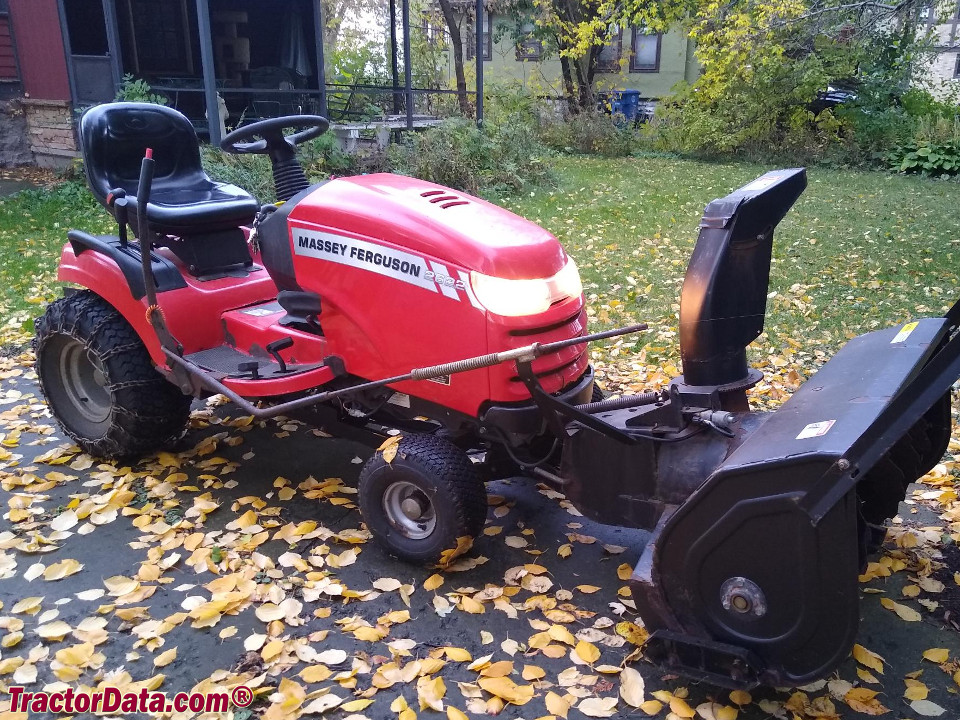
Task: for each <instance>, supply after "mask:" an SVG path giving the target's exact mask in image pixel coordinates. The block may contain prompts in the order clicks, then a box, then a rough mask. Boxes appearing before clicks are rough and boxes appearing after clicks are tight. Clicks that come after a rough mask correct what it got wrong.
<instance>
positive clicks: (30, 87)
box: [9, 0, 70, 102]
mask: <svg viewBox="0 0 960 720" xmlns="http://www.w3.org/2000/svg"><path fill="white" fill-rule="evenodd" d="M9 4H10V22H11V25H12V28H13V33H14V35H15V36H16V38H17V54H18V56H19V58H20V74H21V81H22V82H23V91H24V94H25V95H26V96H27V97H30V98H35V99H38V100H56V101H61V102H69V101H70V82H69V80H68V78H67V59H66V56H65V54H64V49H63V36H62V34H61V31H60V15H59V13H58V11H57V0H9Z"/></svg>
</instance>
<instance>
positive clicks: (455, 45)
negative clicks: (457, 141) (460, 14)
mask: <svg viewBox="0 0 960 720" xmlns="http://www.w3.org/2000/svg"><path fill="white" fill-rule="evenodd" d="M439 2H440V11H441V12H442V13H443V19H444V21H445V22H446V23H447V30H448V31H449V33H450V46H451V50H452V52H453V71H454V73H456V76H457V100H459V101H460V112H462V113H463V114H464V115H470V112H471V111H470V100H469V98H468V97H467V77H466V75H464V72H463V40H462V38H461V37H460V26H459V25H458V24H457V17H456V15H455V14H454V12H453V7H452V6H451V5H450V0H439ZM480 22H481V20H480V18H477V33H480V32H481V25H480Z"/></svg>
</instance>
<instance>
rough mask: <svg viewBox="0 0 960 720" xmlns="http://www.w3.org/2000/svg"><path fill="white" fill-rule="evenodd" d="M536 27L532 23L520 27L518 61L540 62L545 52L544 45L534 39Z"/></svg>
mask: <svg viewBox="0 0 960 720" xmlns="http://www.w3.org/2000/svg"><path fill="white" fill-rule="evenodd" d="M533 31H534V25H533V23H531V22H527V23H524V24H523V25H521V26H520V38H519V39H518V40H517V60H521V61H524V60H539V59H540V53H542V52H543V43H541V42H540V41H539V40H537V39H535V38H534V37H533Z"/></svg>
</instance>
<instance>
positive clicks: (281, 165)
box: [273, 158, 310, 202]
mask: <svg viewBox="0 0 960 720" xmlns="http://www.w3.org/2000/svg"><path fill="white" fill-rule="evenodd" d="M273 186H274V189H275V190H276V192H277V200H280V201H282V202H286V201H287V200H289V199H290V198H292V197H293V196H294V195H296V194H297V193H299V192H301V191H303V190H306V189H307V188H308V187H310V183H309V182H307V176H306V175H305V174H304V172H303V168H302V167H301V166H300V163H299V162H297V160H296V159H295V158H294V159H291V160H281V161H279V162H277V163H275V164H274V166H273Z"/></svg>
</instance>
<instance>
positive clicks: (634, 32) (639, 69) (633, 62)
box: [630, 26, 663, 73]
mask: <svg viewBox="0 0 960 720" xmlns="http://www.w3.org/2000/svg"><path fill="white" fill-rule="evenodd" d="M638 36H644V37H656V38H657V59H656V61H655V62H654V64H653V65H652V66H649V65H640V64H638V63H637V51H636V48H637V37H638ZM662 44H663V33H645V32H641V29H640V28H638V27H636V26H634V27H633V28H631V33H630V72H632V73H658V72H660V50H661V46H662Z"/></svg>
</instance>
